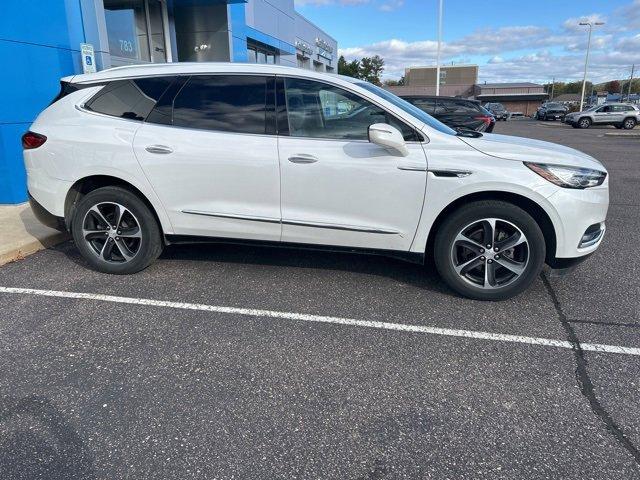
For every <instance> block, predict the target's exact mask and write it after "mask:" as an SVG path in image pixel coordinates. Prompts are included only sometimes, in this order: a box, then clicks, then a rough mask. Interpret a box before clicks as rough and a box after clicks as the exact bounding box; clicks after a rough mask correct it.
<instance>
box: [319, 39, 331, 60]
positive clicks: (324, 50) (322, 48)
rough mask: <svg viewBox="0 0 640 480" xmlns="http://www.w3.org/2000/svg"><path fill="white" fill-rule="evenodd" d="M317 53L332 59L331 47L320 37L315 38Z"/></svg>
mask: <svg viewBox="0 0 640 480" xmlns="http://www.w3.org/2000/svg"><path fill="white" fill-rule="evenodd" d="M316 49H317V52H316V53H317V54H318V55H319V56H321V57H324V58H327V59H329V60H333V47H332V46H331V45H329V44H328V43H327V42H325V41H324V40H323V39H321V38H316Z"/></svg>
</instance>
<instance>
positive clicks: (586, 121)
mask: <svg viewBox="0 0 640 480" xmlns="http://www.w3.org/2000/svg"><path fill="white" fill-rule="evenodd" d="M590 126H591V119H590V118H589V117H582V118H581V119H580V120H578V128H589V127H590Z"/></svg>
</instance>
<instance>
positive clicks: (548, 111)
mask: <svg viewBox="0 0 640 480" xmlns="http://www.w3.org/2000/svg"><path fill="white" fill-rule="evenodd" d="M568 111H569V109H568V108H567V107H565V106H564V105H562V104H561V103H558V102H546V103H543V104H542V105H540V106H539V107H538V111H537V112H536V114H535V118H536V120H560V121H562V120H564V117H565V115H566V114H567V112H568Z"/></svg>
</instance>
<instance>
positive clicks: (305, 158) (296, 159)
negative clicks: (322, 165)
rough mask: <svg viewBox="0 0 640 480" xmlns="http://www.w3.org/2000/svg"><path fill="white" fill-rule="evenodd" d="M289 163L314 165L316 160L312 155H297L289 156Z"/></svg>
mask: <svg viewBox="0 0 640 480" xmlns="http://www.w3.org/2000/svg"><path fill="white" fill-rule="evenodd" d="M289 161H290V162H291V163H316V162H317V161H318V159H317V158H316V157H314V156H313V155H309V154H306V153H299V154H297V155H292V156H290V157H289Z"/></svg>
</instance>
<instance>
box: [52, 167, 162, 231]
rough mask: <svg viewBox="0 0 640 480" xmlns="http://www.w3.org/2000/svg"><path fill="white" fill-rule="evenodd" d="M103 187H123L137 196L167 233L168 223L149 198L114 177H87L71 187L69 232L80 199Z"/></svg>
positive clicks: (66, 213)
mask: <svg viewBox="0 0 640 480" xmlns="http://www.w3.org/2000/svg"><path fill="white" fill-rule="evenodd" d="M102 187H121V188H124V189H126V190H129V191H130V192H131V193H133V194H135V195H136V196H137V197H138V198H140V200H142V201H143V202H144V203H145V205H146V206H147V207H148V208H149V210H150V211H151V213H152V214H153V216H154V218H155V219H156V221H157V222H158V226H159V227H160V230H161V231H162V232H164V233H167V232H166V228H165V227H166V223H165V222H163V221H162V220H163V219H162V218H160V215H159V211H158V210H159V209H157V208H156V207H155V205H154V204H153V203H152V202H151V201H150V200H149V198H147V196H146V195H145V194H144V193H143V192H142V191H141V190H140V189H139V188H137V187H136V186H135V185H133V184H131V183H130V182H127V181H126V180H123V179H122V178H119V177H114V176H112V175H90V176H86V177H83V178H81V179H79V180H77V181H76V182H75V183H74V184H73V185H72V186H71V188H70V189H69V191H68V192H67V195H66V198H65V201H64V221H65V226H66V228H67V230H69V231H70V230H71V219H72V218H73V213H74V210H75V206H76V205H77V204H78V202H79V201H80V199H82V197H84V196H85V195H86V194H88V193H90V192H92V191H94V190H97V189H98V188H102ZM162 213H163V212H162V211H160V214H162Z"/></svg>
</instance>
